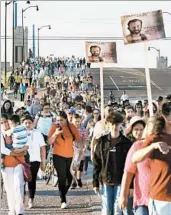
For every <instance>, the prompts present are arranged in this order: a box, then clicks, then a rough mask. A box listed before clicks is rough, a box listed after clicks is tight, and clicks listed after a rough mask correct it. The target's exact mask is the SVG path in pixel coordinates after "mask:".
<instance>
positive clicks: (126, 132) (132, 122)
mask: <svg viewBox="0 0 171 215" xmlns="http://www.w3.org/2000/svg"><path fill="white" fill-rule="evenodd" d="M137 122H144V124H145V120H144V119H143V118H142V117H140V116H134V117H132V118H131V120H130V123H129V126H128V128H127V129H126V130H125V134H126V135H128V134H129V133H130V132H131V130H132V126H133V125H134V124H135V123H137Z"/></svg>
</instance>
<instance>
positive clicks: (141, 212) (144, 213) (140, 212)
mask: <svg viewBox="0 0 171 215" xmlns="http://www.w3.org/2000/svg"><path fill="white" fill-rule="evenodd" d="M135 215H149V211H148V207H147V206H145V205H143V206H136V207H135Z"/></svg>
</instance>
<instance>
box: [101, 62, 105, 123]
mask: <svg viewBox="0 0 171 215" xmlns="http://www.w3.org/2000/svg"><path fill="white" fill-rule="evenodd" d="M103 86H104V83H103V63H102V62H101V63H100V91H101V120H102V124H103V126H104V89H103Z"/></svg>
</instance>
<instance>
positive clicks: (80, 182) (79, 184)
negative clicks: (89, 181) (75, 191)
mask: <svg viewBox="0 0 171 215" xmlns="http://www.w3.org/2000/svg"><path fill="white" fill-rule="evenodd" d="M77 185H78V187H79V188H81V187H82V186H83V184H82V181H81V179H77Z"/></svg>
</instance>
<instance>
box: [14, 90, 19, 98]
mask: <svg viewBox="0 0 171 215" xmlns="http://www.w3.org/2000/svg"><path fill="white" fill-rule="evenodd" d="M17 95H18V90H14V98H15V99H17Z"/></svg>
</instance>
